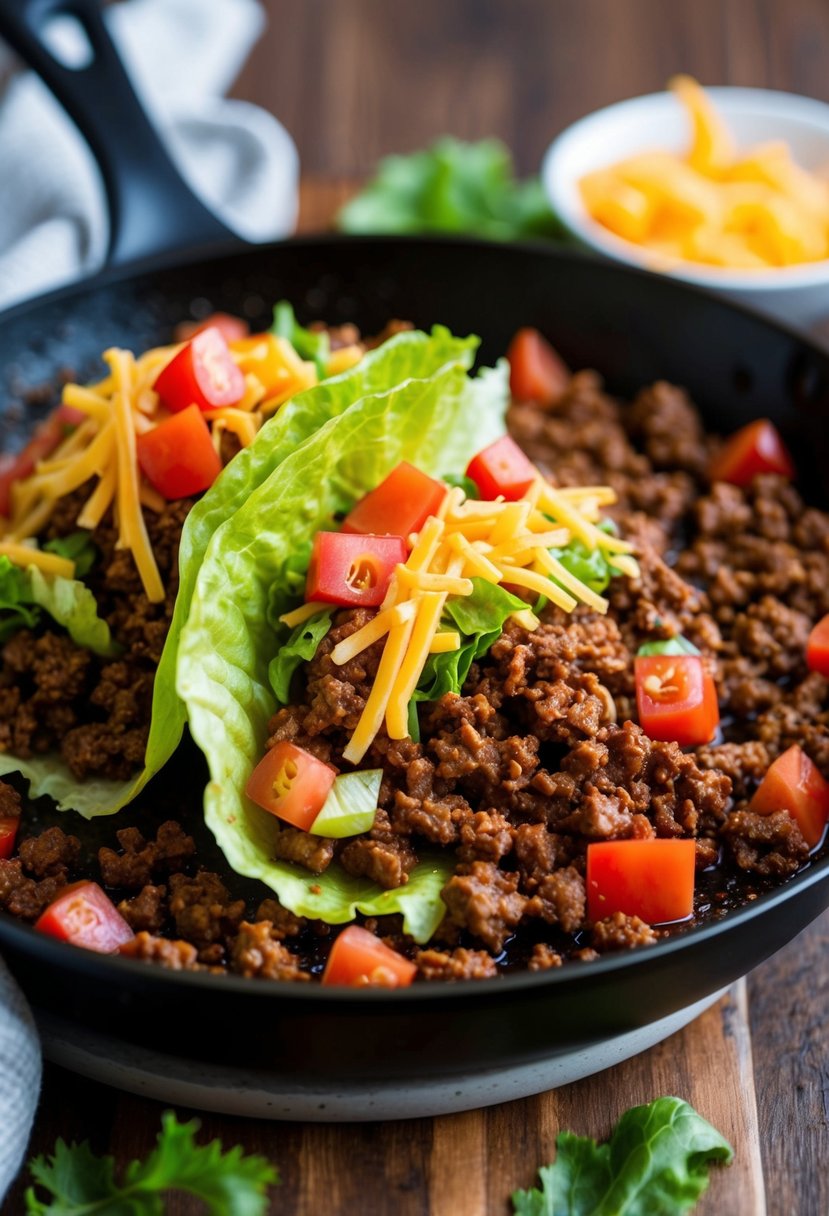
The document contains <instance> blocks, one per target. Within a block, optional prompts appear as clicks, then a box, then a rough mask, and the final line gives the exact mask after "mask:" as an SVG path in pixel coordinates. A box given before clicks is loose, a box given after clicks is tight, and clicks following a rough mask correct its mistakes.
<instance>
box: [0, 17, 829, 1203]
mask: <svg viewBox="0 0 829 1216" xmlns="http://www.w3.org/2000/svg"><path fill="white" fill-rule="evenodd" d="M266 8H267V10H268V13H269V16H270V21H271V24H270V29H269V32H268V34H267V36H266V38H265V39H263V41H262V42H261V43H260V45H259V47H258V48H257V49H256V51H255V52H254V55H253V57H252V59H251V62H250V64H249V66H248V68H247V69H246V71H245V73H244V74H243V76H242V77H241V79H240V81H239V83H238V85H237V88H236V93H237V95H238V96H240V97H246V98H249V99H250V100H253V101H256V102H258V103H259V104H263V105H266V106H268V107H269V108H270V109H272V110H273V111H274V112H275V113H276V114H277V115H278V116H279V117H280V118H281V119H282V120H283V121H284V122H285V123H286V125H287V126H288V128H289V129H290V130H291V131H292V132H293V134H294V136H295V137H296V139H297V143H298V145H299V148H300V153H301V156H302V161H303V166H304V168H305V170H306V173H309V172H310V173H311V174H316V175H317V177H316V178H312V179H308V180H306V182H305V183H304V188H303V226H304V227H305V228H306V229H308V230H312V229H314V228H318V227H320V226H323V225H324V223H325V222H326V221H327V219H328V218H329V217H330V215H331V214H332V212H333V210H334V208H335V206H336V205H337V204H338V203H339V202H340V201H342V200H343V199H344V198H345V197H346V195H347V194H348V192H349V190H350V186H349V181H350V180H353V179H354V178H355V177H357V176H360V175H362V174H365V173H366V172H368V171H370V169H371V168H372V166H373V164H374V162H375V160H376V158H377V156H378V155H380V154H383V153H386V152H391V151H400V150H406V149H410V148H414V147H417V146H419V145H422V144H424V143H426V142H428V141H429V140H430V139H432V138H434V137H435V136H436V135H438V134H440V133H442V132H444V131H452V132H453V133H455V134H458V135H461V136H464V137H468V138H477V137H481V136H483V135H487V134H497V135H500V136H501V137H502V138H504V139H505V140H506V142H507V143H508V144H509V145H510V146H511V147H512V148H513V149H514V150H515V152H516V160H517V163H518V166H519V168H520V170H521V171H523V172H531V171H533V170H534V169H535V167H536V166H537V163H538V160H539V157H540V155H541V152H542V151H543V148H544V146H545V145H546V143H547V141H548V139H549V138H550V136H551V135H552V134H553V133H555V131H557V130H559V129H560V128H561V127H562V126H564V125H565V124H566V123H567V122H569V121H571V120H572V119H574V118H576V117H578V116H579V115H580V114H582V113H584V112H586V111H588V110H591V109H594V108H596V107H597V106H598V105H601V104H605V103H607V102H610V101H613V100H616V99H618V98H620V97H623V96H629V95H633V94H635V93H640V92H646V91H649V90H651V89H657V88H659V87H661V85H662V84H663V82H664V80H665V79H666V77H667V76H669V75H670V74H671V73H672V72H674V71H678V70H687V71H691V72H694V73H696V74H697V75H698V76H699V77H700V78H701V79H702V80H703V81H704V82H709V83H714V82H716V83H733V84H754V85H765V86H771V87H777V88H788V89H792V90H795V91H802V92H806V93H810V94H812V95H813V96H816V97H822V98H824V99H825V100H829V76H828V75H827V74H826V71H825V65H826V63H827V62H829V8H827V5H826V3H825V0H788V3H787V4H786V6H785V8H784V6H783V5H782V4H777V5H771V4H768V3H762V2H761V0H672V3H671V4H670V5H668V4H665V3H664V0H580V2H579V3H578V4H575V3H573V0H510V2H509V3H507V0H500V2H498V0H418V3H417V4H414V5H403V4H389V3H388V0H349V2H348V3H347V4H346V3H344V2H343V0H304V3H303V4H302V5H297V4H296V3H290V4H289V3H288V0H266ZM320 174H324V175H325V179H326V180H320V179H319V175H320ZM828 946H829V915H827V916H825V917H823V918H822V919H821V920H819V921H818V922H816V923H815V924H814V925H813V926H812V927H811V928H810V929H808V930H807V931H806V932H805V933H803V934H802V935H801V936H800V938H798V939H797V941H795V942H793V943H792V944H791V945H789V946H788V947H787V948H786V949H785V950H783V951H781V952H780V954H778V955H777V956H776V957H775V958H774V959H772V960H770V961H769V962H768V963H766V964H765V965H764V966H763V967H761V968H759V969H758V970H757V971H756V972H755V973H753V974H752V975H751V976H749V978H748V980H747V982H745V983H743V984H740V985H738V986H737V987H736V989H735V990H734V991H733V992H732V994H731V995H730V996H729V997H728V998H726V999H725V1000H724V1001H722V1002H721V1003H720V1004H719V1005H717V1006H715V1007H714V1008H713V1009H711V1010H709V1012H708V1013H706V1014H704V1015H703V1016H702V1017H701V1018H699V1019H698V1020H697V1021H696V1022H695V1023H693V1024H692V1025H691V1026H689V1027H687V1028H686V1029H685V1030H684V1031H681V1032H680V1033H679V1034H677V1035H675V1036H673V1038H671V1039H669V1040H667V1041H666V1042H665V1043H663V1044H661V1045H659V1046H657V1047H656V1048H654V1049H652V1050H651V1051H649V1052H647V1053H645V1054H644V1055H642V1056H640V1057H638V1058H636V1059H634V1060H631V1061H628V1062H627V1063H625V1064H621V1065H619V1066H617V1067H616V1068H613V1069H611V1070H610V1071H608V1072H605V1073H603V1074H601V1075H600V1076H597V1077H593V1078H589V1079H587V1080H585V1081H582V1082H579V1083H577V1084H575V1085H570V1086H567V1087H565V1088H564V1089H561V1090H558V1091H556V1092H554V1093H548V1094H544V1095H541V1096H539V1097H535V1098H530V1099H527V1100H525V1101H520V1102H511V1103H508V1104H506V1105H503V1106H499V1107H493V1108H491V1109H489V1110H486V1111H481V1112H472V1113H469V1114H462V1115H455V1116H450V1117H447V1118H442V1119H435V1120H428V1119H423V1120H416V1121H408V1122H405V1123H391V1124H363V1125H350V1126H348V1125H345V1126H336V1125H299V1124H275V1123H265V1122H256V1121H247V1120H241V1119H235V1118H229V1117H222V1116H212V1115H206V1116H203V1133H204V1135H205V1137H208V1136H210V1137H212V1136H220V1137H221V1138H222V1140H223V1141H224V1142H225V1144H226V1145H230V1144H234V1143H241V1144H242V1145H244V1146H245V1148H246V1149H247V1150H249V1151H256V1152H260V1153H264V1154H265V1155H267V1156H268V1157H269V1158H271V1159H272V1160H273V1161H274V1162H275V1163H276V1164H277V1165H278V1167H279V1169H280V1172H281V1174H282V1179H283V1184H282V1186H281V1187H280V1188H278V1189H277V1190H275V1191H274V1192H273V1195H274V1198H273V1204H272V1211H273V1212H274V1213H279V1214H281V1216H317V1214H318V1213H322V1212H326V1213H327V1212H330V1213H332V1216H339V1214H346V1216H351V1214H354V1216H357V1214H359V1216H427V1214H428V1216H506V1213H507V1212H508V1211H509V1205H508V1202H507V1200H508V1196H509V1194H510V1192H511V1191H512V1190H513V1189H514V1188H515V1187H518V1186H529V1185H531V1184H532V1182H533V1179H534V1175H535V1171H536V1169H537V1167H538V1166H539V1165H542V1164H545V1163H547V1162H548V1161H550V1160H551V1159H552V1158H553V1156H554V1142H555V1137H556V1134H557V1132H558V1131H559V1130H560V1129H562V1128H570V1129H572V1130H574V1131H576V1132H579V1133H583V1134H590V1135H593V1136H596V1137H599V1138H603V1137H605V1136H606V1135H607V1133H608V1132H609V1130H610V1128H611V1126H612V1124H613V1122H614V1121H615V1120H616V1118H617V1117H618V1115H619V1114H621V1112H622V1111H623V1110H625V1109H626V1108H627V1107H628V1106H631V1105H633V1104H635V1103H639V1102H646V1101H650V1100H651V1099H653V1098H655V1097H657V1096H659V1095H662V1094H677V1095H679V1096H680V1097H683V1098H686V1099H687V1100H688V1101H690V1102H691V1103H692V1104H693V1105H694V1106H696V1107H697V1109H698V1110H699V1111H700V1112H701V1113H702V1114H704V1115H705V1116H706V1117H707V1118H708V1119H710V1120H711V1122H713V1123H714V1124H715V1126H717V1127H718V1128H719V1129H720V1130H721V1131H722V1132H723V1133H724V1134H725V1135H727V1136H728V1138H729V1139H730V1140H731V1142H732V1144H733V1145H734V1147H735V1149H736V1159H735V1162H734V1165H733V1166H732V1167H731V1168H730V1169H728V1170H717V1171H715V1172H714V1177H713V1181H712V1185H711V1188H710V1190H709V1192H708V1194H707V1195H706V1197H705V1198H704V1200H703V1201H702V1203H701V1204H700V1206H699V1208H698V1213H699V1214H700V1216H714V1214H717V1216H762V1214H763V1213H765V1212H768V1213H769V1216H795V1214H799V1216H822V1214H823V1213H826V1212H829V1171H827V1170H826V1161H827V1159H829V1052H827V1047H826V1038H825V1030H824V1018H825V1010H826V1009H827V1007H829V968H827V965H826V952H827V947H828ZM235 1030H236V1031H237V1032H243V1028H241V1027H237V1028H235ZM162 1109H163V1107H162V1106H161V1105H160V1104H158V1103H154V1102H149V1101H145V1100H142V1099H139V1098H135V1097H132V1096H130V1095H126V1094H119V1093H117V1092H116V1091H114V1090H108V1089H105V1088H104V1087H102V1086H99V1085H96V1084H93V1083H91V1082H87V1081H84V1080H82V1079H79V1078H76V1077H73V1076H71V1075H70V1074H68V1073H65V1072H63V1071H62V1070H60V1069H57V1068H47V1073H46V1082H45V1086H44V1091H43V1097H42V1101H41V1105H40V1110H39V1114H38V1119H37V1123H36V1126H35V1132H34V1136H33V1140H32V1151H33V1152H35V1151H37V1152H43V1151H48V1150H49V1149H51V1147H52V1146H53V1144H54V1141H55V1139H56V1138H57V1137H58V1136H61V1135H62V1136H64V1137H67V1138H80V1137H83V1136H89V1137H90V1139H91V1140H92V1142H93V1145H94V1146H95V1147H96V1148H97V1149H99V1150H106V1151H109V1152H112V1153H114V1154H115V1156H116V1158H117V1159H118V1161H119V1162H121V1163H123V1162H126V1161H127V1160H129V1159H131V1158H132V1157H136V1156H142V1155H144V1154H146V1153H147V1152H148V1151H149V1149H150V1147H151V1146H152V1143H153V1141H154V1137H155V1133H156V1131H157V1129H158V1126H159V1116H160V1112H161V1110H162ZM179 1113H180V1114H186V1113H187V1112H179ZM22 1204H23V1200H22V1182H21V1184H20V1185H19V1186H18V1187H17V1189H16V1190H15V1191H14V1192H13V1193H12V1195H11V1196H10V1197H9V1199H8V1200H7V1207H6V1209H4V1210H7V1211H8V1212H9V1213H10V1216H16V1214H17V1213H18V1212H21V1211H22V1210H23V1208H22ZM198 1211H200V1209H199V1207H198V1205H196V1204H192V1203H190V1202H188V1201H187V1200H185V1199H183V1198H176V1199H174V1200H172V1201H171V1202H170V1205H169V1212H170V1213H171V1216H175V1214H179V1216H190V1214H191V1213H193V1214H195V1213H196V1212H198Z"/></svg>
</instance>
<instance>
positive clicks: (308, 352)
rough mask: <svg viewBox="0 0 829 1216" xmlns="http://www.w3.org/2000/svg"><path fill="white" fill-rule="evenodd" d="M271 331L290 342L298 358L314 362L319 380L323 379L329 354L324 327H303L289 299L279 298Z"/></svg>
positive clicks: (326, 332)
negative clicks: (315, 328)
mask: <svg viewBox="0 0 829 1216" xmlns="http://www.w3.org/2000/svg"><path fill="white" fill-rule="evenodd" d="M271 333H272V334H276V336H277V338H285V339H286V341H288V342H290V344H291V346H293V348H294V350H295V351H296V353H297V354H298V355H299V357H300V359H309V360H311V361H312V362H313V363H315V364H316V367H317V375H318V376H319V378H320V380H324V379H325V368H326V363H327V362H328V356H329V355H330V354H331V340H330V338H329V337H328V331H327V330H325V329H320V330H313V329H305V327H304V326H302V325H300V323H299V321H297V319H296V314H295V313H294V306H293V304H291V302H290V301H289V300H280V301H279V303H278V304H276V305H275V306H274V310H273V325H272V326H271Z"/></svg>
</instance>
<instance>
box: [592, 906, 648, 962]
mask: <svg viewBox="0 0 829 1216" xmlns="http://www.w3.org/2000/svg"><path fill="white" fill-rule="evenodd" d="M656 940H657V934H656V933H655V932H654V930H653V929H652V928H651V927H650V925H648V924H646V923H645V922H644V921H643V920H640V919H639V917H638V916H625V914H624V913H623V912H614V913H613V915H612V916H606V917H605V918H604V920H597V921H596V923H595V925H594V926H593V929H592V931H591V934H590V944H591V945H592V947H593V949H594V950H597V951H598V952H599V953H600V954H604V953H606V952H607V951H609V950H630V949H631V947H633V946H649V945H651V944H652V943H653V942H655V941H656Z"/></svg>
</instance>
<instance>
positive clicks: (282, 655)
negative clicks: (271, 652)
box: [268, 608, 334, 705]
mask: <svg viewBox="0 0 829 1216" xmlns="http://www.w3.org/2000/svg"><path fill="white" fill-rule="evenodd" d="M333 615H334V609H333V608H324V609H323V610H322V611H321V612H318V613H317V614H316V616H311V617H309V618H308V620H307V621H303V622H302V624H301V625H297V627H296V628H295V629H294V630H293V631H292V632H291V634H290V635H289V637H288V638H287V639H286V640H285V641H284V642H283V643H282V645H281V646H280V647H279V649H278V650H277V652H276V655H275V656H274V657H273V658H272V659H271V661H270V664H269V666H268V681H269V683H270V686H271V688H272V689H273V694H274V696H275V697H276V700H277V703H278V704H279V705H287V704H288V702H289V701H290V699H291V679H292V677H293V674H294V672H295V671H296V669H297V668H298V667H299V666H300V664H301V663H307V662H309V661H310V660H311V659H313V657H314V655H315V654H316V653H317V647H318V646H319V644H320V642H321V641H322V639H323V638H324V637H325V635H326V634H327V633H328V630H329V629H330V628H331V617H332V616H333Z"/></svg>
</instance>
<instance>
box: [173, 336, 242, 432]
mask: <svg viewBox="0 0 829 1216" xmlns="http://www.w3.org/2000/svg"><path fill="white" fill-rule="evenodd" d="M154 388H155V391H156V392H157V393H158V395H159V397H160V398H161V402H162V404H163V405H165V406H166V407H167V409H168V410H170V411H171V412H172V413H174V414H175V413H177V412H178V411H179V410H186V409H187V407H188V406H189V405H197V406H198V407H199V409H201V410H214V409H219V408H221V406H223V405H236V404H237V402H239V401H241V399H242V397H243V396H244V392H245V377H244V376H243V375H242V373H241V371H240V370H239V368H238V367H237V366H236V363H235V362H234V359H233V356H232V355H231V353H230V349H229V347H228V345H227V342H226V340H225V338H224V337H223V336H222V334H221V333H220V332H219V330H218V329H216V328H215V326H210V328H209V329H205V330H202V332H201V333H200V334H196V336H195V338H193V339H192V341H190V342H188V343H187V345H186V346H183V347H182V348H181V350H180V351H179V352H178V354H177V355H174V356H173V358H172V359H171V360H170V362H169V363H168V364H167V366H166V367H164V368H162V370H161V371H160V372H159V374H158V376H157V377H156V381H155V385H154Z"/></svg>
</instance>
